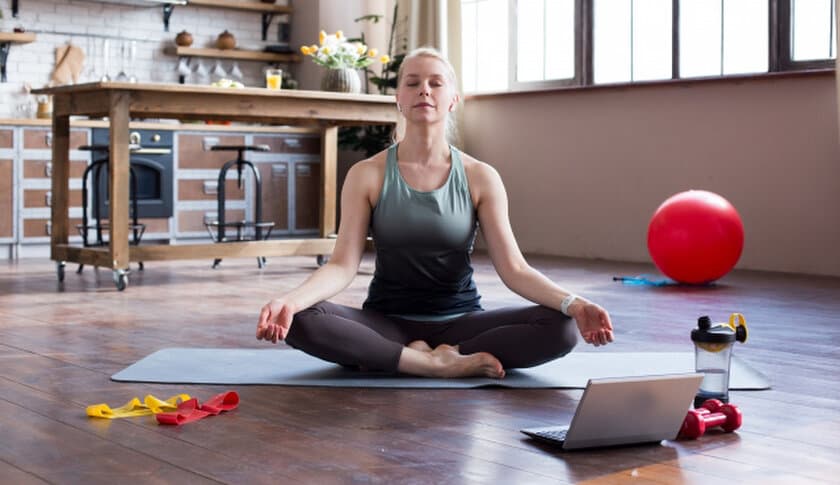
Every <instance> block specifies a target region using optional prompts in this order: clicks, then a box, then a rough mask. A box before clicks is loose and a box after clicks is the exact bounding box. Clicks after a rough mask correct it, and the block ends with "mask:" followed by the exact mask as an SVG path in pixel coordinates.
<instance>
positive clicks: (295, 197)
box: [0, 125, 321, 257]
mask: <svg viewBox="0 0 840 485" xmlns="http://www.w3.org/2000/svg"><path fill="white" fill-rule="evenodd" d="M278 131H279V130H277V129H275V128H256V129H255V130H254V132H247V131H242V132H232V131H227V130H225V129H221V128H215V127H208V128H207V131H201V130H200V129H199V130H197V129H196V127H186V129H183V130H178V129H176V130H175V131H174V133H175V136H174V140H175V141H174V144H173V145H174V148H175V157H174V158H175V162H174V163H175V170H174V173H175V180H174V183H173V189H174V194H173V195H174V197H173V198H174V211H173V217H172V218H148V219H141V220H140V222H141V223H143V224H145V225H146V231H145V233H144V235H143V240H142V241H143V242H151V241H154V240H159V241H167V242H170V243H172V242H176V241H177V240H179V239H184V240H196V239H202V240H206V241H209V240H210V235H209V233H208V232H207V229H206V227H205V224H204V223H205V222H206V221H210V220H216V219H217V210H218V209H217V199H216V195H217V189H218V187H217V185H218V177H219V170H220V169H221V168H222V166H223V165H224V164H225V163H226V162H228V161H229V160H232V159H235V158H236V151H212V150H211V148H212V147H213V146H215V145H242V144H246V145H254V144H265V145H268V146H269V147H270V151H269V152H246V154H245V157H246V159H248V160H250V161H251V162H252V163H254V165H255V166H256V168H257V170H258V172H259V174H260V179H261V181H262V210H263V216H262V219H263V220H264V221H273V222H274V223H275V226H274V229H273V230H272V233H271V237H272V239H282V238H288V237H296V236H302V235H311V234H316V233H317V232H318V229H317V228H318V215H319V211H320V197H319V195H320V194H319V191H320V166H321V155H320V150H321V141H320V135H319V134H318V133H317V132H315V131H310V130H305V129H289V132H288V133H287V132H278ZM90 142H91V128H90V127H86V126H85V125H81V126H74V127H73V129H72V130H71V136H70V167H69V171H70V183H69V203H70V239H71V241H72V242H73V243H74V244H80V243H81V236H80V234H79V231H78V229H77V228H76V226H77V225H79V224H81V222H82V177H83V176H84V172H85V169H86V168H87V167H88V165H89V163H90V153H89V152H87V151H81V150H79V149H78V148H79V147H80V146H81V145H86V144H89V143H90ZM51 146H52V133H51V130H50V129H49V128H48V127H46V126H31V125H24V126H8V127H4V126H0V245H4V246H7V247H11V248H12V249H14V248H17V249H19V250H22V251H23V257H29V256H30V255H32V256H39V257H40V256H43V255H45V254H46V252H45V251H46V250H47V247H46V244H47V243H48V242H49V240H50V232H51V227H50V226H51V224H50V212H51V210H52V209H51V208H52V182H51V175H52V163H51ZM244 173H245V177H244V179H243V185H242V188H240V187H239V186H238V184H237V180H236V176H237V174H236V170H235V169H234V170H230V171H229V172H228V178H227V180H226V182H225V193H226V196H227V197H226V199H227V204H226V207H227V213H226V219H227V220H230V221H235V220H243V219H247V220H253V219H254V212H255V209H256V200H255V199H254V194H255V191H254V190H255V184H254V180H253V178H252V177H251V175H250V172H244ZM89 197H90V194H89ZM88 215H89V217H91V216H92V214H91V213H90V212H89V213H88ZM105 233H106V237H107V231H106V232H105ZM141 244H142V243H141ZM9 245H11V246H9ZM15 253H16V251H12V252H11V253H10V254H15ZM0 257H2V256H0Z"/></svg>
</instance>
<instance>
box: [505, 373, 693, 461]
mask: <svg viewBox="0 0 840 485" xmlns="http://www.w3.org/2000/svg"><path fill="white" fill-rule="evenodd" d="M702 380H703V374H702V373H694V372H692V373H685V374H665V375H655V376H633V377H610V378H600V379H590V380H589V382H588V383H587V384H586V389H585V390H584V391H583V396H582V397H581V398H580V402H579V403H578V406H577V409H576V410H575V415H574V417H573V418H572V422H571V424H569V425H568V426H549V427H541V428H528V429H523V430H521V431H522V432H523V433H525V434H526V435H528V436H530V437H532V438H536V439H539V440H542V441H547V442H550V443H554V444H558V445H560V446H561V447H562V448H563V449H564V450H574V449H579V448H593V447H600V446H615V445H629V444H637V443H652V442H659V441H662V440H673V439H675V438H676V437H677V433H679V431H680V427H681V426H682V422H683V419H685V415H686V412H687V411H688V409H689V408H690V406H691V404H692V402H693V401H694V396H695V394H696V393H697V389H698V388H699V387H700V382H701V381H702Z"/></svg>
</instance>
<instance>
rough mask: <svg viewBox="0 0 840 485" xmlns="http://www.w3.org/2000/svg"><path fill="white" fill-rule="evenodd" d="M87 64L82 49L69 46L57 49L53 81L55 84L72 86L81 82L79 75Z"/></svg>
mask: <svg viewBox="0 0 840 485" xmlns="http://www.w3.org/2000/svg"><path fill="white" fill-rule="evenodd" d="M84 64H85V52H84V51H83V50H82V48H81V47H77V46H75V45H73V44H67V45H63V46H59V47H56V48H55V70H54V71H53V73H52V81H53V82H54V83H55V84H70V83H71V82H72V83H75V82H77V81H78V80H79V73H81V72H82V68H83V67H84Z"/></svg>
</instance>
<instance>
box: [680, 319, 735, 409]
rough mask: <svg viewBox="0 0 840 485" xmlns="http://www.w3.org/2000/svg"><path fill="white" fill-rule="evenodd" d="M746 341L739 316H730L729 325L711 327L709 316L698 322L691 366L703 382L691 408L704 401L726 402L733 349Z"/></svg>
mask: <svg viewBox="0 0 840 485" xmlns="http://www.w3.org/2000/svg"><path fill="white" fill-rule="evenodd" d="M746 340H747V323H746V321H745V320H744V316H743V315H741V314H740V313H733V314H732V315H730V317H729V322H728V323H717V324H713V323H712V321H711V319H710V318H709V317H708V316H702V317H700V318H699V319H698V320H697V328H695V329H693V330H692V331H691V341H692V342H694V365H695V369H696V371H697V372H701V373H703V382H702V383H701V384H700V389H699V390H698V392H697V396H695V398H694V407H698V406H700V405H701V404H703V402H704V401H706V400H707V399H719V400H720V401H722V402H724V403H726V402H729V370H730V363H731V361H732V346H733V344H734V343H735V342H736V341H737V342H745V341H746Z"/></svg>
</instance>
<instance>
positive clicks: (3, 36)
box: [0, 32, 35, 44]
mask: <svg viewBox="0 0 840 485" xmlns="http://www.w3.org/2000/svg"><path fill="white" fill-rule="evenodd" d="M0 42H9V43H11V44H28V43H30V42H35V34H33V33H30V32H23V33H20V34H18V33H15V32H0Z"/></svg>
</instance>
